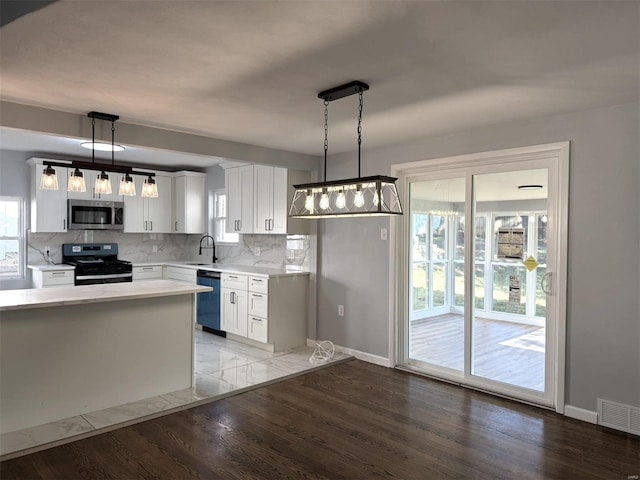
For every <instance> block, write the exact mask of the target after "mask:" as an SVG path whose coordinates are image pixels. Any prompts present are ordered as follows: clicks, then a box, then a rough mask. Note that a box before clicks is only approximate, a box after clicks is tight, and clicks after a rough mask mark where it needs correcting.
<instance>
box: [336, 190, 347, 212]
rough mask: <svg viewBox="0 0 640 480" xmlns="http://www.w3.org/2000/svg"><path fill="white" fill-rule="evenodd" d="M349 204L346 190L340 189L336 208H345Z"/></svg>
mask: <svg viewBox="0 0 640 480" xmlns="http://www.w3.org/2000/svg"><path fill="white" fill-rule="evenodd" d="M346 204H347V199H346V198H345V195H344V191H343V190H340V191H339V192H338V197H337V198H336V208H344V207H345V206H346Z"/></svg>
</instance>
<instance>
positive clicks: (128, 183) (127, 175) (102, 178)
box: [40, 112, 158, 197]
mask: <svg viewBox="0 0 640 480" xmlns="http://www.w3.org/2000/svg"><path fill="white" fill-rule="evenodd" d="M87 116H88V117H89V118H91V136H92V138H91V142H85V143H83V144H82V146H84V147H85V148H91V162H82V161H76V160H74V161H72V162H71V163H62V162H53V161H48V160H46V161H44V162H43V165H45V167H46V168H45V169H44V170H43V172H42V178H41V179H40V188H41V189H45V190H58V178H57V176H56V171H55V170H54V169H53V168H52V167H64V168H73V169H74V170H73V171H72V172H71V174H70V176H69V182H68V186H67V190H68V191H69V192H86V191H87V185H86V182H85V180H86V179H85V176H84V174H83V172H81V171H80V169H84V170H93V171H97V172H99V173H98V174H97V176H96V180H95V183H94V191H95V193H97V194H102V195H110V194H111V193H112V191H113V190H112V187H111V179H110V178H109V174H108V173H107V171H109V172H115V173H122V174H123V175H122V177H121V179H120V186H119V188H118V195H126V196H135V195H136V186H135V183H134V181H133V177H132V176H131V174H133V173H137V174H142V175H146V176H147V177H148V178H147V180H145V182H144V183H145V187H146V189H145V188H143V191H142V196H143V197H157V196H158V187H157V186H156V183H155V180H154V179H153V177H154V176H155V173H153V172H141V171H134V170H133V168H132V167H128V166H123V165H116V164H115V156H114V152H117V151H121V150H124V147H122V146H121V145H116V143H115V122H116V121H117V120H118V119H119V118H120V117H119V116H118V115H112V114H110V113H101V112H89V113H88V114H87ZM96 119H98V120H106V121H109V122H111V144H106V143H104V142H96ZM101 145H103V146H104V145H109V148H106V147H105V148H100V146H101ZM96 150H105V151H110V152H111V165H107V164H104V163H96V161H95V160H96V159H95V151H96ZM147 184H149V185H150V186H149V187H147Z"/></svg>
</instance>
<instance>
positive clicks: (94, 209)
mask: <svg viewBox="0 0 640 480" xmlns="http://www.w3.org/2000/svg"><path fill="white" fill-rule="evenodd" d="M67 207H68V208H67V229H68V230H122V229H123V228H124V202H104V201H98V200H67Z"/></svg>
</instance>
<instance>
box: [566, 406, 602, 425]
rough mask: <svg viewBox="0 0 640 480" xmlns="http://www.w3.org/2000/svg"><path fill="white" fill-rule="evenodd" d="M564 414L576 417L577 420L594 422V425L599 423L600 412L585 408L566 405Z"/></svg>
mask: <svg viewBox="0 0 640 480" xmlns="http://www.w3.org/2000/svg"><path fill="white" fill-rule="evenodd" d="M564 414H565V415H566V416H567V417H571V418H575V419H576V420H582V421H583V422H588V423H593V424H594V425H597V424H598V412H594V411H592V410H585V409H584V408H578V407H574V406H571V405H565V406H564Z"/></svg>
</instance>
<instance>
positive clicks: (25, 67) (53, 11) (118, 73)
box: [0, 0, 640, 165]
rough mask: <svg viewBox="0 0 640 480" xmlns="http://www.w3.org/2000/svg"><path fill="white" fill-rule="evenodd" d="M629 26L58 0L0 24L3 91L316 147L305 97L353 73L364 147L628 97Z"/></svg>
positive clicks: (375, 8) (453, 11) (560, 6)
mask: <svg viewBox="0 0 640 480" xmlns="http://www.w3.org/2000/svg"><path fill="white" fill-rule="evenodd" d="M639 32H640V2H635V1H622V2H616V1H545V2H542V1H537V2H534V1H520V0H512V1H510V2H505V1H482V0H480V1H464V2H463V1H458V2H452V1H435V0H434V1H402V0H400V1H378V0H358V1H349V0H336V1H322V2H320V1H297V0H296V1H294V0H289V1H288V0H285V1H268V0H263V1H260V0H251V1H243V0H239V1H190V0H173V1H153V2H151V1H126V2H123V1H112V0H101V1H80V2H79V1H74V0H60V1H57V2H55V3H52V4H50V5H48V6H46V7H44V8H42V9H40V10H37V11H34V12H32V13H30V14H27V15H25V16H22V17H20V18H18V19H16V20H14V21H12V22H10V23H8V24H7V25H5V26H3V27H2V28H1V29H0V43H1V46H0V67H1V68H0V98H1V99H3V100H7V101H11V102H17V103H23V104H28V105H35V106H41V107H47V108H51V109H55V110H60V111H64V112H71V113H78V114H86V113H87V112H89V111H92V110H97V111H103V112H109V113H112V114H116V115H120V117H121V121H124V122H127V123H133V124H141V125H147V126H157V127H162V128H168V129H171V130H177V131H182V132H189V133H196V134H200V135H205V136H209V137H214V138H218V139H224V140H231V141H236V142H242V143H246V144H251V145H258V146H264V147H271V148H276V149H282V150H288V151H292V152H299V153H307V154H317V155H319V154H321V152H322V135H323V129H322V123H323V107H322V101H321V100H319V99H318V98H317V93H318V92H319V91H321V90H324V89H327V88H330V87H333V86H336V85H340V84H342V83H346V82H348V81H351V80H361V81H364V82H367V83H369V84H370V86H371V89H370V90H369V91H368V92H366V93H365V95H364V121H363V147H364V148H368V147H376V146H384V145H390V144H396V143H400V142H404V141H410V140H412V139H415V138H423V137H428V136H433V135H441V134H447V133H451V132H459V131H464V130H469V129H474V128H478V127H481V126H484V125H488V124H499V123H504V122H511V121H517V120H519V119H525V118H531V117H542V116H547V115H555V114H561V113H568V112H574V111H580V110H585V109H590V108H595V107H600V106H606V105H613V104H620V103H626V102H631V101H637V100H638V98H639V96H640V80H639V78H640V53H639V51H640V46H639V45H640V34H639ZM356 102H357V99H356V98H355V97H349V98H345V99H342V100H339V101H336V102H333V103H332V104H331V105H330V106H329V144H330V146H329V153H337V152H342V151H348V150H352V149H354V148H355V147H356V139H355V131H356V108H357V103H356ZM5 130H6V129H5ZM5 133H6V132H3V144H4V143H5V142H11V143H10V146H11V147H13V148H12V149H17V150H20V149H22V148H21V147H20V141H23V143H24V142H26V143H28V144H29V147H30V148H29V150H34V142H36V143H37V141H38V137H33V136H29V135H26V136H25V137H24V138H22V139H21V138H13V137H11V136H10V135H4V134H5ZM48 141H49V142H50V143H51V142H53V143H51V145H50V146H49V147H47V148H56V149H57V148H62V146H61V145H56V144H55V140H52V139H48ZM2 148H8V146H7V145H6V144H5V145H3V147H2ZM43 148H44V147H43ZM35 150H42V149H38V148H35ZM60 153H68V152H64V151H62V152H60ZM156 153H157V152H156ZM118 155H119V158H122V157H121V154H118ZM141 155H142V153H141ZM173 155H174V158H175V154H173ZM189 160H190V159H189V157H188V156H187V157H186V158H185V160H184V161H185V162H188V161H189ZM218 160H219V159H215V158H212V159H211V162H212V163H215V162H216V161H218ZM198 165H202V159H201V158H200V159H199V162H198Z"/></svg>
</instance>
